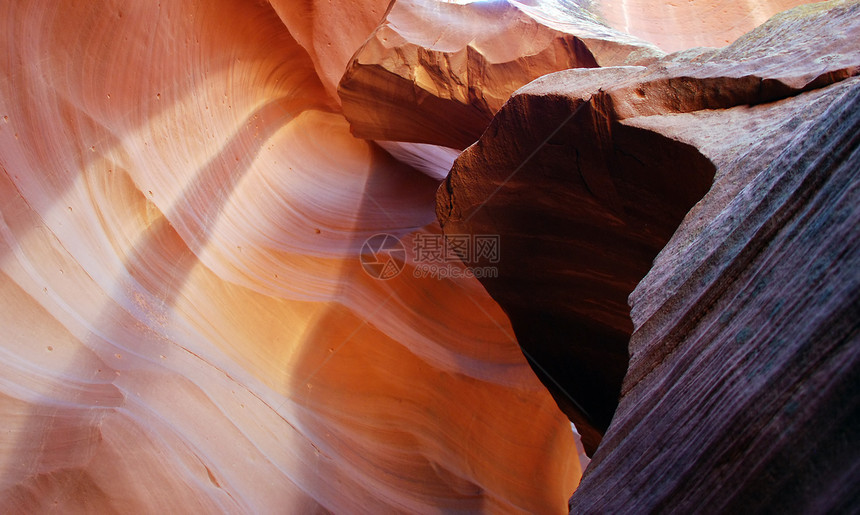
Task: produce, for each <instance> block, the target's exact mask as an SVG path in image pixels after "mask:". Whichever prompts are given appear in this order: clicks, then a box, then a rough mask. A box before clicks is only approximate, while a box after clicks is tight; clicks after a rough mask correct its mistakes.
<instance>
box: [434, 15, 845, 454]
mask: <svg viewBox="0 0 860 515" xmlns="http://www.w3.org/2000/svg"><path fill="white" fill-rule="evenodd" d="M822 6H823V7H820V6H810V7H802V8H799V9H798V10H796V11H793V12H789V13H787V14H785V15H782V16H777V17H775V18H774V19H773V20H772V21H771V22H769V23H768V24H765V25H764V26H762V27H761V28H759V29H757V30H756V31H754V32H752V33H751V34H749V35H748V36H746V37H744V38H741V39H740V40H739V41H738V42H736V43H735V44H734V45H732V46H731V47H729V48H727V49H725V50H723V51H719V52H699V53H694V54H688V55H678V56H671V57H670V58H669V59H667V60H665V61H663V62H659V63H657V64H654V65H651V66H649V67H614V68H603V69H598V70H567V71H563V72H558V73H555V74H551V75H547V76H545V77H542V78H541V79H538V80H536V81H534V82H533V83H531V84H529V85H528V86H526V87H524V88H522V89H521V90H519V91H518V92H517V93H516V94H515V95H514V96H513V97H512V98H511V99H510V100H509V101H508V103H507V104H506V105H505V106H504V108H503V109H502V110H501V111H500V112H499V114H498V115H497V116H496V117H495V119H494V120H493V122H492V123H491V125H490V127H489V128H488V129H487V131H486V132H485V133H484V135H483V136H482V137H481V139H480V140H479V141H478V142H477V143H476V144H475V145H473V146H472V147H470V148H469V149H467V150H466V151H465V152H464V153H463V154H462V155H461V157H460V158H458V160H457V161H456V163H455V165H454V168H453V169H452V171H451V174H450V176H449V177H448V179H447V180H446V182H445V184H444V185H443V187H441V188H440V190H439V193H438V195H437V215H438V217H439V219H440V222H441V223H442V226H443V228H444V231H445V233H446V234H459V233H470V234H500V235H501V236H502V238H501V247H502V249H503V250H502V252H503V253H504V258H503V259H502V262H501V263H500V265H499V276H498V278H487V279H484V280H482V282H483V283H484V285H485V286H486V287H487V290H488V291H489V292H490V293H491V295H493V297H494V298H495V299H496V300H498V301H499V303H500V304H501V305H502V307H503V309H505V311H506V312H507V313H508V315H509V316H510V318H511V322H512V324H513V326H514V329H515V331H516V333H517V338H518V341H519V342H520V345H521V346H522V347H523V350H524V353H525V354H526V356H527V357H528V358H529V360H530V362H531V364H532V366H533V368H534V369H535V372H536V373H537V374H538V376H539V377H541V379H542V380H543V381H544V384H546V385H547V387H548V388H549V389H550V391H552V392H553V395H554V396H555V398H556V400H557V401H558V402H559V405H560V406H561V407H562V409H563V410H564V411H565V413H567V414H568V415H569V416H570V417H571V419H572V420H573V421H574V422H576V423H577V427H578V428H579V429H580V432H581V433H582V434H583V442H584V443H585V445H586V449H587V450H588V451H589V452H593V451H594V449H595V447H596V444H597V442H598V441H599V439H600V433H602V432H603V431H604V430H605V429H606V428H607V426H608V424H609V421H610V419H611V418H612V416H613V413H614V412H615V407H616V402H617V399H618V395H619V392H620V387H621V380H622V377H624V373H625V369H626V366H627V361H628V359H627V341H628V338H629V337H630V334H631V331H632V329H633V326H632V325H631V322H630V318H629V316H628V313H629V312H628V308H627V303H626V299H627V296H628V295H629V294H630V293H631V291H632V290H633V288H634V286H635V285H636V284H637V283H638V282H639V280H640V279H641V278H642V277H643V276H644V275H645V273H646V272H647V271H648V270H649V269H650V268H651V262H652V260H653V258H654V257H655V256H656V255H657V253H658V252H659V251H660V249H661V248H662V247H663V245H664V244H665V243H666V242H667V241H668V240H669V238H670V237H671V235H672V233H673V232H674V231H675V229H676V228H677V226H678V224H679V223H680V221H681V219H682V217H683V216H684V214H685V213H686V212H687V211H688V210H689V209H690V208H691V207H692V206H693V205H694V204H695V203H696V202H697V201H698V200H699V199H700V198H701V197H702V196H703V195H704V194H705V193H706V192H707V191H708V188H709V187H710V185H711V180H712V178H713V176H714V173H715V172H716V173H718V174H719V173H720V172H719V171H718V170H719V169H718V168H717V166H715V165H720V164H721V162H720V159H719V157H718V156H710V155H707V154H705V153H703V152H702V151H701V150H700V149H699V148H698V147H699V146H700V145H698V142H697V143H692V142H691V141H690V140H689V138H687V136H686V130H676V131H671V132H665V131H662V130H659V129H655V127H659V125H657V123H658V120H663V119H666V120H674V118H672V117H676V116H680V115H681V114H682V113H699V112H710V111H712V110H726V109H729V108H732V107H735V106H742V105H754V104H762V103H768V102H774V101H776V100H778V99H780V98H785V97H788V96H791V95H796V94H798V93H800V92H802V91H808V90H810V89H814V88H820V87H822V86H826V85H827V84H830V83H832V82H836V81H839V80H842V79H845V78H846V77H850V76H852V75H855V74H857V73H858V70H860V67H858V66H860V55H858V54H857V53H856V52H855V51H854V41H855V40H856V38H857V36H856V35H858V34H860V22H858V21H857V20H858V19H860V17H858V16H857V11H858V9H860V6H858V4H857V3H854V2H831V3H828V4H822ZM797 32H799V33H800V34H802V35H801V36H799V37H793V36H792V37H789V34H795V33H797ZM816 49H820V50H821V51H822V52H825V53H824V54H822V55H816V54H815V52H816ZM640 120H641V123H638V122H639V121H640ZM736 121H737V123H739V124H747V123H754V122H750V121H747V120H736ZM646 122H647V123H646ZM724 130H725V131H726V134H731V132H730V129H728V128H725V129H724Z"/></svg>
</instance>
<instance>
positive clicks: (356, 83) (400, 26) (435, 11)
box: [338, 0, 662, 149]
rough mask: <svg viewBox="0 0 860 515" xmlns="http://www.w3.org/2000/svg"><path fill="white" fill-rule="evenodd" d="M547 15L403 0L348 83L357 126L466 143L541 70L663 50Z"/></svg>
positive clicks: (634, 59)
mask: <svg viewBox="0 0 860 515" xmlns="http://www.w3.org/2000/svg"><path fill="white" fill-rule="evenodd" d="M538 14H539V13H536V12H535V11H534V10H529V9H528V8H525V6H520V4H518V3H516V2H508V1H507V0H504V1H501V2H474V3H468V4H457V3H444V2H438V1H436V0H399V1H398V2H396V3H394V4H393V6H392V8H391V10H390V12H389V13H388V16H387V17H386V19H385V22H384V23H383V24H382V25H380V26H379V28H377V29H376V31H375V32H374V33H373V34H372V35H371V36H370V38H369V39H368V40H367V42H366V43H365V44H364V46H362V47H361V49H360V50H359V51H358V52H357V53H356V55H355V57H354V58H353V59H352V61H351V62H350V65H349V68H348V69H347V72H346V74H345V75H344V77H343V79H342V80H341V83H340V86H339V87H338V94H339V95H340V97H341V99H342V101H343V111H344V115H345V116H346V118H347V119H348V120H349V121H350V126H351V128H352V131H353V134H355V135H357V136H359V137H362V138H367V139H379V140H395V141H405V142H417V143H432V144H435V145H442V146H445V147H452V148H459V149H462V148H465V147H467V146H468V145H470V144H472V143H473V142H474V141H475V140H476V139H478V136H480V135H481V133H482V132H483V131H484V129H485V128H486V127H487V124H489V122H490V120H491V119H492V117H493V114H495V113H496V112H497V111H498V110H499V108H501V106H502V104H503V103H504V102H505V101H506V100H507V99H508V97H509V96H510V95H511V93H513V92H514V91H515V90H516V89H517V88H519V87H521V86H524V85H525V84H527V83H528V82H530V81H532V80H534V79H536V78H538V77H539V76H541V75H544V74H546V73H550V72H554V71H558V70H564V69H567V68H593V67H597V66H612V65H617V64H640V63H643V62H652V61H654V59H656V58H657V57H659V56H661V55H662V52H660V51H659V50H657V49H656V48H655V47H652V46H650V45H647V44H645V43H643V42H640V41H637V40H636V39H634V38H631V37H629V36H625V35H624V34H621V33H618V32H615V31H612V30H611V29H609V28H607V27H605V26H602V25H599V24H597V23H595V22H592V21H590V20H588V19H587V18H582V19H577V18H574V17H569V18H568V19H567V20H565V21H559V20H552V19H547V18H543V17H539V16H538Z"/></svg>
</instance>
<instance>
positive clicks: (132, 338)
mask: <svg viewBox="0 0 860 515" xmlns="http://www.w3.org/2000/svg"><path fill="white" fill-rule="evenodd" d="M279 4H282V5H279V6H278V10H277V11H278V12H276V9H274V8H273V7H272V6H270V5H268V4H267V3H266V2H255V1H250V2H249V1H246V0H238V1H231V0H205V1H202V0H170V1H163V2H149V1H143V2H125V1H113V0H97V1H85V2H56V1H53V0H33V1H26V2H0V29H2V30H0V513H4V514H6V513H10V514H18V513H45V512H62V513H94V512H96V513H326V512H334V513H355V512H364V513H391V512H407V513H420V512H425V513H426V512H431V511H439V510H449V511H457V510H460V511H469V512H475V511H480V510H487V511H492V512H511V511H517V510H520V511H528V512H535V513H563V512H565V511H566V500H567V498H568V497H569V496H570V492H571V491H572V490H573V489H574V488H575V486H576V484H577V483H578V481H579V476H580V473H581V471H580V467H579V463H578V460H577V448H576V442H575V437H574V434H573V432H572V431H571V429H570V423H569V421H568V420H567V419H566V418H565V417H564V416H563V414H561V413H560V412H559V411H558V409H557V408H556V406H555V403H554V402H553V400H552V398H551V397H550V395H549V394H548V393H547V392H546V390H545V389H544V388H543V387H542V385H541V384H540V382H539V381H538V380H537V378H535V377H534V375H533V374H532V373H531V370H530V369H529V367H528V365H527V364H526V361H525V359H524V358H523V356H522V354H521V353H520V352H519V349H518V348H517V346H516V343H515V341H514V340H513V337H512V336H511V331H510V326H509V324H508V322H507V319H506V317H505V316H504V313H502V311H501V310H500V309H499V308H498V306H497V305H496V304H495V302H493V300H492V299H491V298H490V297H489V296H488V295H487V294H486V292H485V291H484V289H483V288H482V287H481V285H480V283H478V282H477V281H476V280H474V279H466V278H461V279H453V278H449V279H446V280H437V279H432V278H424V279H421V278H419V277H415V276H413V275H412V272H413V267H412V265H411V264H409V265H408V267H407V268H406V269H405V270H403V272H402V273H401V274H400V275H399V276H398V277H396V278H394V279H391V280H390V281H381V280H377V279H375V278H373V277H371V276H369V275H368V274H366V273H365V271H364V270H363V269H362V266H361V262H360V261H359V256H360V254H361V249H362V243H363V242H364V241H365V239H366V238H368V237H369V236H372V235H374V234H377V233H381V232H388V233H392V234H396V235H398V236H401V237H402V238H403V243H404V245H405V246H406V247H407V248H409V247H410V240H411V238H413V237H414V234H421V235H428V234H438V232H439V228H438V224H437V223H436V222H435V215H434V211H433V200H434V194H435V190H436V188H437V186H438V181H434V180H431V179H430V178H428V177H427V176H426V175H424V174H421V173H418V172H417V171H415V170H414V169H413V168H411V167H408V166H405V165H403V164H402V163H399V162H397V161H396V160H394V159H392V158H391V157H390V156H388V155H387V154H386V153H385V152H383V151H381V150H380V149H378V148H376V146H375V145H373V144H372V143H369V142H366V141H363V140H360V139H356V138H354V137H352V135H351V134H350V133H349V125H348V123H347V122H346V120H345V119H344V118H343V116H342V115H341V114H340V113H339V112H338V111H337V104H336V102H334V101H333V100H332V98H331V96H330V94H329V92H328V90H327V89H326V87H325V85H324V84H325V83H324V79H320V78H318V75H322V72H321V70H324V69H326V67H328V66H330V64H326V63H327V62H329V63H331V62H334V61H327V58H325V56H324V55H323V54H322V53H321V51H320V50H319V49H322V50H325V49H326V48H328V47H327V46H326V45H325V44H324V43H322V45H316V46H315V48H317V53H316V58H312V57H311V56H309V55H308V54H309V53H308V52H306V51H305V49H304V48H303V47H302V46H300V45H299V44H298V43H297V41H296V39H302V41H304V42H305V44H307V42H308V41H310V42H313V40H314V38H317V37H321V35H323V34H325V33H326V30H317V29H320V28H321V26H322V25H326V24H327V23H329V22H330V23H331V26H332V27H340V26H343V25H347V24H348V20H345V19H343V18H341V19H337V18H332V19H330V20H328V21H326V18H325V15H327V14H329V15H332V13H336V15H337V16H338V17H341V16H350V17H351V16H353V14H354V13H355V12H356V11H357V10H359V9H360V7H361V6H358V5H355V4H349V7H346V5H347V3H346V2H343V3H334V2H333V3H329V2H314V4H317V5H319V6H320V9H319V10H317V11H315V12H314V13H313V16H312V13H307V16H308V18H307V19H305V20H299V21H305V22H307V27H310V26H311V25H313V26H314V27H316V28H315V29H314V30H313V31H312V32H310V33H309V34H310V35H308V34H305V33H303V32H302V30H304V29H303V27H305V26H304V25H299V26H298V28H294V27H290V30H289V31H288V27H287V26H285V22H284V18H282V17H281V16H279V14H282V15H283V14H284V11H283V10H281V7H284V6H286V8H287V9H289V7H290V6H296V9H298V6H299V5H301V6H305V5H309V4H310V2H279ZM326 4H329V5H331V6H335V5H342V6H345V7H344V8H343V9H342V10H340V11H335V10H332V11H327V10H326V9H327V8H328V7H327V5H326ZM362 4H363V6H365V7H366V6H370V5H372V2H362ZM297 13H299V11H295V12H292V11H289V10H288V11H287V12H286V14H287V15H289V14H297ZM332 16H333V15H332ZM362 16H363V15H362ZM314 17H315V18H314ZM311 21H313V23H311ZM356 25H359V24H358V23H356ZM307 27H305V28H307ZM322 28H323V29H324V28H325V27H322ZM292 30H295V31H296V38H294V37H293V36H292V32H291V31H292ZM356 30H358V29H356ZM350 37H352V36H350ZM320 41H321V42H322V41H324V40H320ZM329 57H332V58H334V57H337V55H336V53H333V54H331V55H330V56H329ZM349 57H350V55H347V56H346V59H348V58H349ZM342 73H343V70H342V69H341V70H340V71H339V72H338V77H339V75H340V74H342ZM443 157H444V156H443Z"/></svg>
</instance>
